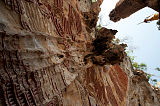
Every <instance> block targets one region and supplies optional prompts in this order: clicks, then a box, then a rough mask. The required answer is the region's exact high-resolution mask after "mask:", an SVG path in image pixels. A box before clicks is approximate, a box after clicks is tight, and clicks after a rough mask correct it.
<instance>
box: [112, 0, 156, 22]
mask: <svg viewBox="0 0 160 106" xmlns="http://www.w3.org/2000/svg"><path fill="white" fill-rule="evenodd" d="M144 7H150V8H152V9H154V10H155V11H158V0H119V2H118V3H117V4H116V6H115V8H114V9H113V10H112V11H111V12H110V14H109V16H110V19H111V20H112V21H114V22H117V21H119V20H120V19H124V18H127V17H129V16H130V15H132V14H134V13H135V12H137V11H139V10H140V9H142V8H144Z"/></svg>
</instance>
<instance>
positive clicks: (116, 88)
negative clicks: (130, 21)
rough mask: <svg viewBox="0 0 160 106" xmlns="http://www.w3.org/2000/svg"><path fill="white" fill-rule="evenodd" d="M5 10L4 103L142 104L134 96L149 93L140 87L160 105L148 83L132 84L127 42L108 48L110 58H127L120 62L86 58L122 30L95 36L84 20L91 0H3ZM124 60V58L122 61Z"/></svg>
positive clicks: (1, 46) (0, 41)
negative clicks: (94, 43) (95, 61)
mask: <svg viewBox="0 0 160 106" xmlns="http://www.w3.org/2000/svg"><path fill="white" fill-rule="evenodd" d="M101 2H102V0H98V1H97V4H96V6H99V5H100V3H101ZM81 4H83V5H81ZM0 8H1V9H0V105H2V106H6V105H8V106H62V105H64V106H75V105H76V106H116V105H118V106H125V105H130V103H132V104H134V102H135V103H139V102H138V101H139V99H137V98H136V99H132V98H133V97H134V94H136V95H138V94H139V97H141V96H142V97H143V98H145V97H146V95H142V93H139V89H144V92H148V90H149V91H150V92H151V93H150V94H152V96H153V97H154V100H152V99H150V97H151V96H148V97H149V99H146V101H147V102H146V103H148V104H149V105H150V106H152V105H153V104H156V103H157V105H159V104H158V102H157V100H158V99H157V96H156V93H154V91H153V90H152V88H151V87H150V85H149V84H148V82H144V83H145V84H142V83H143V81H141V82H142V83H140V81H139V82H134V83H132V77H133V78H134V74H133V73H132V66H131V63H130V61H129V58H128V57H126V56H125V55H119V51H120V52H123V53H124V46H125V45H120V46H118V45H114V44H111V45H112V46H114V48H111V45H109V47H107V48H108V49H111V50H110V52H109V53H108V54H110V55H107V56H106V55H104V56H106V57H114V56H111V55H113V54H114V53H115V54H117V55H118V56H117V57H123V58H116V59H115V61H113V59H110V63H111V62H113V64H114V65H111V64H108V65H105V64H104V65H103V66H99V65H96V64H93V62H92V61H90V62H88V63H87V64H85V62H84V57H85V56H86V55H87V54H88V53H89V52H93V53H96V51H97V49H98V48H96V51H94V50H93V48H94V47H95V46H94V45H93V42H95V39H97V38H102V37H106V40H107V42H109V43H111V41H112V39H113V38H114V36H113V35H114V34H115V33H116V31H113V30H108V29H101V30H100V31H99V37H98V36H97V35H96V37H94V36H95V32H94V30H95V28H94V27H92V29H93V30H91V33H92V35H93V36H91V33H90V32H88V30H87V27H89V26H88V25H87V24H86V23H85V22H84V20H83V19H84V16H83V13H84V12H90V11H91V8H93V5H92V3H91V1H90V0H1V1H0ZM93 11H94V12H95V13H96V16H97V14H98V12H97V11H96V9H94V10H93ZM98 11H99V10H98ZM92 18H93V19H94V18H97V17H92ZM108 32H109V33H108ZM111 32H112V33H111ZM107 37H108V38H107ZM107 42H106V41H104V42H103V45H105V46H107V45H106V43H107ZM101 43H102V42H100V44H101ZM109 43H108V44H109ZM98 45H99V44H98ZM104 51H105V50H104ZM104 51H103V52H100V54H101V55H102V56H103V54H107V52H104ZM120 54H121V53H120ZM118 59H119V60H121V61H122V60H123V62H121V61H118V64H116V63H117V60H118ZM119 64H120V65H119ZM145 81H146V80H145ZM132 85H133V86H132ZM135 86H136V89H135V90H134V89H133V88H134V87H135ZM137 89H138V90H137ZM143 98H142V99H140V103H141V102H142V101H143V100H144V99H143ZM150 101H151V102H150Z"/></svg>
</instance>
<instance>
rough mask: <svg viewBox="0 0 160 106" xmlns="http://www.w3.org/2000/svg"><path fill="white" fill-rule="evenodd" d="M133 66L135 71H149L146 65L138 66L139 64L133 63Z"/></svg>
mask: <svg viewBox="0 0 160 106" xmlns="http://www.w3.org/2000/svg"><path fill="white" fill-rule="evenodd" d="M132 65H133V68H134V69H135V70H147V65H146V64H144V63H141V64H138V63H137V62H132Z"/></svg>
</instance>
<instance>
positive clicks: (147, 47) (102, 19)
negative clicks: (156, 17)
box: [98, 0, 160, 81]
mask: <svg viewBox="0 0 160 106" xmlns="http://www.w3.org/2000/svg"><path fill="white" fill-rule="evenodd" d="M118 1H119V0H104V1H103V3H102V5H101V12H100V14H99V22H98V23H100V24H101V25H102V26H105V27H107V28H109V29H116V30H118V33H117V34H116V37H117V38H119V39H122V41H123V40H124V41H125V43H127V44H128V49H132V50H133V51H134V52H133V53H132V54H131V55H132V56H136V58H135V61H136V62H138V63H145V64H146V65H147V73H150V74H154V75H156V76H159V77H152V78H153V79H157V80H158V81H160V72H157V71H155V68H157V67H160V30H158V28H157V26H156V22H157V21H154V22H151V23H147V24H146V23H143V24H140V25H138V23H140V22H142V21H143V20H144V19H145V18H146V17H148V16H150V15H152V14H154V13H156V11H154V10H153V9H150V8H148V7H146V8H144V9H141V10H140V11H138V12H136V13H134V14H133V15H131V16H130V17H128V18H125V19H121V20H120V21H119V22H116V23H114V22H112V21H110V20H109V16H108V15H109V13H110V11H111V10H112V9H113V8H114V7H115V5H116V3H117V2H118ZM125 39H126V40H125Z"/></svg>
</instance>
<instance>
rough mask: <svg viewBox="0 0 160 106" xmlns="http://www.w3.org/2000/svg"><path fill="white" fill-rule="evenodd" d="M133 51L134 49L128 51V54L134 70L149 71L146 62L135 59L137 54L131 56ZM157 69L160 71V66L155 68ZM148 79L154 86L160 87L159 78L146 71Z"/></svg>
mask: <svg viewBox="0 0 160 106" xmlns="http://www.w3.org/2000/svg"><path fill="white" fill-rule="evenodd" d="M131 53H133V51H132V50H130V51H127V55H128V56H129V57H130V59H131V62H132V66H133V69H134V70H143V71H147V65H146V64H145V63H140V64H139V63H138V62H136V61H135V56H131V55H130V54H131ZM155 70H157V71H160V68H159V67H157V68H155ZM145 74H146V77H147V79H148V80H149V83H150V84H151V85H152V86H154V87H160V82H158V81H157V79H154V78H153V76H155V75H152V74H149V73H147V72H145Z"/></svg>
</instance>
